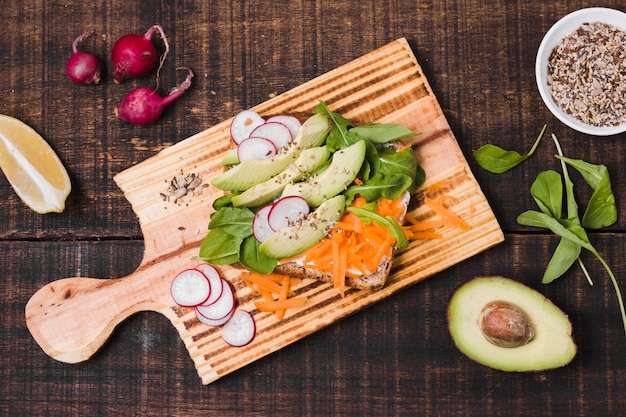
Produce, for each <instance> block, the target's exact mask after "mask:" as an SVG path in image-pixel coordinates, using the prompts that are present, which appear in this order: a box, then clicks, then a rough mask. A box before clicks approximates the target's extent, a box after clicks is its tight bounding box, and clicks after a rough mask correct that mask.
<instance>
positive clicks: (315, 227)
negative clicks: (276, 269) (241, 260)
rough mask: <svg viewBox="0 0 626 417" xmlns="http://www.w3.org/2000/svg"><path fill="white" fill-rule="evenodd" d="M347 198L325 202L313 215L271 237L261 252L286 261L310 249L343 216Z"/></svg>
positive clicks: (264, 242)
mask: <svg viewBox="0 0 626 417" xmlns="http://www.w3.org/2000/svg"><path fill="white" fill-rule="evenodd" d="M345 207H346V198H345V197H344V196H343V195H338V196H335V197H333V198H331V199H330V200H326V201H324V202H323V203H322V204H321V205H320V206H319V207H318V208H317V209H316V210H315V211H314V212H313V213H311V214H309V215H308V216H307V217H306V218H305V219H303V220H302V221H301V222H299V223H298V224H296V225H293V226H287V227H284V228H282V229H280V230H278V231H276V233H274V234H273V235H270V236H269V237H268V238H267V239H265V240H264V241H263V243H261V245H260V246H259V251H260V252H261V253H263V254H264V255H266V256H269V257H270V258H275V259H284V258H289V257H291V256H295V255H298V254H300V253H302V252H304V251H305V250H307V249H309V248H310V247H312V246H313V245H315V244H316V243H318V242H319V241H321V240H322V239H324V237H325V236H326V229H327V228H329V227H331V226H332V225H333V224H334V223H335V222H336V221H337V220H339V219H340V218H341V216H342V215H343V211H344V210H345Z"/></svg>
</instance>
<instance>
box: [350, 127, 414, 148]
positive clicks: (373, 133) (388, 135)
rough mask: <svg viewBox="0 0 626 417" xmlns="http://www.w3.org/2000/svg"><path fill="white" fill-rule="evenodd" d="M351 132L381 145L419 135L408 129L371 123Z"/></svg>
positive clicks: (355, 128) (352, 129) (354, 128)
mask: <svg viewBox="0 0 626 417" xmlns="http://www.w3.org/2000/svg"><path fill="white" fill-rule="evenodd" d="M349 131H350V133H352V134H355V135H357V136H359V137H362V138H366V139H368V140H369V141H370V142H373V143H376V144H379V145H380V144H383V143H388V142H393V141H394V140H398V139H404V138H410V137H412V136H416V135H417V133H415V132H413V131H412V130H411V129H409V128H408V127H405V126H402V125H398V124H392V123H370V124H366V125H361V126H356V127H353V128H351V129H350V130H349Z"/></svg>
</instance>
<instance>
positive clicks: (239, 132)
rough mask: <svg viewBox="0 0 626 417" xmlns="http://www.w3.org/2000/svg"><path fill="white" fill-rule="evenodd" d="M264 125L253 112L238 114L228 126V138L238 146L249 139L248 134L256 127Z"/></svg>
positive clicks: (259, 117)
mask: <svg viewBox="0 0 626 417" xmlns="http://www.w3.org/2000/svg"><path fill="white" fill-rule="evenodd" d="M263 123H265V120H264V119H263V118H262V117H261V116H259V114H258V113H257V112H255V111H253V110H244V111H241V112H239V113H238V114H237V115H236V116H235V117H233V121H232V122H231V124H230V137H231V138H232V139H233V141H234V142H235V143H236V144H237V145H239V144H240V143H241V142H243V141H244V140H246V139H248V138H249V137H250V133H251V132H252V131H253V130H254V129H255V128H256V127H257V126H260V125H262V124H263Z"/></svg>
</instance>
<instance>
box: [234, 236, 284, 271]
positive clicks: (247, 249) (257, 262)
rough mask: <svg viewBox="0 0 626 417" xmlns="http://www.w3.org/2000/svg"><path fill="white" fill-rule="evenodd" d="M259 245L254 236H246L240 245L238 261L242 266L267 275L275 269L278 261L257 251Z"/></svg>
mask: <svg viewBox="0 0 626 417" xmlns="http://www.w3.org/2000/svg"><path fill="white" fill-rule="evenodd" d="M259 245H260V243H259V242H258V241H257V240H256V238H255V237H254V236H248V237H247V238H245V239H244V241H243V244H242V245H241V253H240V256H239V261H240V262H241V264H242V265H243V266H245V267H246V268H248V269H251V270H253V271H255V272H258V273H260V274H269V273H270V272H272V271H273V270H274V268H276V266H277V265H278V261H277V260H276V259H274V258H270V257H269V256H267V255H265V254H263V253H262V252H261V251H259Z"/></svg>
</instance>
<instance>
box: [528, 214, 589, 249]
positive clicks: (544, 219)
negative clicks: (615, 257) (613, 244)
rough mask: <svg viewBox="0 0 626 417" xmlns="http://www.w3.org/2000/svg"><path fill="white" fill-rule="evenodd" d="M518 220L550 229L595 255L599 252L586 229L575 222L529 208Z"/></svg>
mask: <svg viewBox="0 0 626 417" xmlns="http://www.w3.org/2000/svg"><path fill="white" fill-rule="evenodd" d="M517 222H518V223H519V224H521V225H524V226H532V227H539V228H542V229H548V230H550V231H551V232H552V233H554V234H555V235H557V236H560V237H562V238H565V239H567V240H570V241H572V242H574V243H576V244H578V245H580V246H582V247H583V248H585V249H587V250H588V251H590V252H591V253H593V254H594V255H596V254H597V252H596V250H595V249H594V248H593V246H591V243H589V238H588V237H587V233H585V230H584V229H583V228H582V226H580V225H578V224H576V223H575V222H572V221H569V220H559V219H555V218H554V217H552V216H550V215H549V214H546V213H542V212H539V211H536V210H527V211H525V212H523V213H521V214H520V215H519V216H517Z"/></svg>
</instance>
